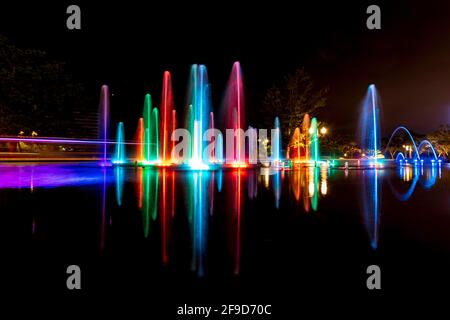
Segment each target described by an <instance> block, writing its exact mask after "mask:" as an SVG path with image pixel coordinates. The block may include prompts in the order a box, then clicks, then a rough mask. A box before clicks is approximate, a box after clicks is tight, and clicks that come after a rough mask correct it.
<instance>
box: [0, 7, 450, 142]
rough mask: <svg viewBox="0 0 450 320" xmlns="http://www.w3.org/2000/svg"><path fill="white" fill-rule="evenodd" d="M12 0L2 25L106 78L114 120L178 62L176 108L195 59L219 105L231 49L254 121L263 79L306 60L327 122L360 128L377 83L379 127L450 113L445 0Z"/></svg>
mask: <svg viewBox="0 0 450 320" xmlns="http://www.w3.org/2000/svg"><path fill="white" fill-rule="evenodd" d="M9 2H11V3H7V1H2V3H1V4H0V34H3V35H6V36H7V37H8V38H10V40H11V41H12V42H13V43H15V44H16V45H18V46H20V47H30V48H38V49H43V50H45V51H47V52H48V54H49V55H50V56H51V57H52V58H55V59H57V60H62V61H66V62H67V63H68V67H69V68H70V70H71V71H72V73H73V74H74V75H75V77H76V78H77V79H79V80H80V81H83V82H84V83H86V84H87V86H88V89H89V92H92V95H93V96H94V95H97V94H98V93H97V92H99V90H100V86H101V84H103V83H106V84H108V85H110V87H111V92H112V93H113V94H114V97H113V98H112V109H113V119H116V120H117V119H121V120H125V122H126V125H127V122H128V121H129V122H130V123H131V125H135V124H136V123H137V118H138V116H139V114H140V112H141V110H142V102H143V97H144V94H145V93H146V92H147V91H148V90H149V91H150V92H151V93H152V95H153V96H155V99H156V100H159V96H160V92H161V81H162V74H163V71H164V70H169V71H171V73H172V78H173V81H174V92H175V95H176V97H175V99H176V103H177V107H178V109H180V107H181V106H182V105H183V101H184V100H183V99H184V96H185V93H186V85H187V78H188V74H189V67H190V65H191V64H192V63H202V64H205V65H206V66H207V67H208V73H209V78H210V82H211V83H212V92H213V102H214V104H215V105H216V106H217V105H219V103H220V100H221V96H222V94H223V92H224V89H225V84H226V81H227V79H228V76H229V72H230V70H231V66H232V64H233V62H234V61H236V60H239V61H240V62H241V65H242V68H243V71H244V76H245V85H246V89H247V92H246V93H247V105H248V108H249V109H250V110H251V112H250V116H249V119H250V121H251V119H252V114H256V113H257V112H258V108H259V105H260V103H261V100H262V97H263V96H264V92H265V90H266V89H267V88H268V87H270V86H271V85H272V84H273V83H275V82H278V81H280V80H282V79H283V77H284V76H286V75H287V74H289V73H291V72H293V71H295V69H296V68H298V67H302V66H304V67H305V68H306V69H307V71H308V72H309V73H311V74H312V75H313V78H314V79H315V82H316V84H317V86H328V87H329V88H330V94H329V101H328V105H327V107H326V110H323V111H322V113H321V114H320V115H319V117H320V118H321V119H324V120H325V121H327V122H329V125H330V127H331V129H332V130H337V131H341V132H348V133H352V132H354V131H355V130H356V127H357V123H358V121H357V119H358V110H359V104H360V101H361V100H362V98H363V96H364V93H365V90H366V89H367V86H368V85H369V84H370V83H375V84H376V85H377V87H378V89H379V92H380V95H381V100H382V130H383V132H384V134H387V133H388V132H390V131H391V130H392V129H393V128H394V126H396V125H399V124H403V125H406V126H408V127H409V128H410V129H412V130H413V131H416V132H419V133H426V132H429V131H432V130H434V129H436V128H437V127H438V126H439V125H440V124H445V123H450V19H449V14H450V3H447V4H446V3H444V1H386V2H380V1H370V2H364V1H360V2H359V4H358V3H353V1H352V3H350V2H349V1H333V2H332V1H330V2H323V1H308V2H303V1H295V4H293V3H292V1H289V2H283V1H276V2H270V3H268V4H266V3H263V2H260V3H257V4H253V5H248V4H245V6H244V2H243V1H208V2H196V1H189V2H183V3H184V4H182V5H180V4H176V3H175V2H173V1H167V2H165V4H161V3H159V2H156V1H146V3H145V4H143V1H135V2H133V3H132V2H131V1H126V2H124V1H120V2H113V1H109V2H104V3H103V4H100V2H97V1H95V2H96V4H93V3H92V2H93V1H75V0H74V1H70V2H68V1H61V2H60V3H59V4H50V3H48V4H46V2H45V1H35V2H32V3H28V2H23V1H20V0H16V1H14V2H12V1H9ZM394 2H395V3H394ZM70 4H78V5H79V6H80V7H81V15H82V17H81V20H82V30H81V31H75V30H72V31H70V30H67V29H66V18H67V14H66V13H65V12H66V8H67V6H68V5H70ZM370 4H378V5H379V6H380V7H381V12H382V29H381V30H368V29H367V28H366V19H367V16H368V15H367V14H366V12H365V11H366V8H367V6H368V5H370ZM93 107H94V108H95V107H96V105H94V106H93Z"/></svg>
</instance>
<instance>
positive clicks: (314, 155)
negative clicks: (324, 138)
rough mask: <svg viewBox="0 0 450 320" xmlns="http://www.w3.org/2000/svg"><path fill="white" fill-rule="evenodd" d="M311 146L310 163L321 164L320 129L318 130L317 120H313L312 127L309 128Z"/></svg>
mask: <svg viewBox="0 0 450 320" xmlns="http://www.w3.org/2000/svg"><path fill="white" fill-rule="evenodd" d="M309 136H310V139H309V140H310V144H309V150H310V151H309V153H310V162H311V163H312V164H313V165H318V164H320V151H319V129H318V128H317V119H316V118H312V119H311V127H310V128H309Z"/></svg>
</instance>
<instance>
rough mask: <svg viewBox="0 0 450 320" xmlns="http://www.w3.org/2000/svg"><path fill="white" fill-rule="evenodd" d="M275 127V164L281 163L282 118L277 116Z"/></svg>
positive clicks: (273, 134) (273, 153)
mask: <svg viewBox="0 0 450 320" xmlns="http://www.w3.org/2000/svg"><path fill="white" fill-rule="evenodd" d="M274 127H275V129H274V130H273V131H272V136H271V140H272V163H273V164H274V166H276V167H277V166H280V165H281V134H280V119H279V118H278V117H275V124H274Z"/></svg>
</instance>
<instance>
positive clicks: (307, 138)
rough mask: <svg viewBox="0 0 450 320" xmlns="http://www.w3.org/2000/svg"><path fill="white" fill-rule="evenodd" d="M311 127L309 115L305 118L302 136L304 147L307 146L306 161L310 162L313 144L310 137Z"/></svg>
mask: <svg viewBox="0 0 450 320" xmlns="http://www.w3.org/2000/svg"><path fill="white" fill-rule="evenodd" d="M310 127H311V120H310V118H309V114H305V115H304V116H303V122H302V134H303V136H304V145H305V160H306V161H309V160H310V153H309V146H310V144H311V141H310V136H309V128H310Z"/></svg>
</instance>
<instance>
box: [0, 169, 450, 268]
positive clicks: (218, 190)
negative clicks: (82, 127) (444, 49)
mask: <svg viewBox="0 0 450 320" xmlns="http://www.w3.org/2000/svg"><path fill="white" fill-rule="evenodd" d="M446 170H447V169H445V167H444V168H441V167H440V166H410V165H404V166H398V167H397V168H396V169H383V170H381V169H378V168H375V169H367V170H365V169H364V170H348V169H347V170H340V169H334V168H332V167H329V166H321V167H308V166H304V167H299V168H297V169H296V170H273V171H270V168H263V169H262V170H256V169H252V170H248V169H246V170H245V169H240V168H237V169H234V170H218V171H201V170H200V171H191V170H189V171H180V170H174V169H173V168H171V167H166V168H160V169H155V168H152V167H135V168H131V167H128V168H127V167H115V168H111V167H98V166H92V167H90V166H88V165H74V164H72V165H71V164H64V165H62V164H41V165H33V166H32V165H3V166H1V170H0V191H2V189H19V190H18V192H22V193H23V190H30V191H33V194H38V193H39V194H42V193H43V192H44V191H45V190H44V191H42V189H46V188H50V187H52V188H54V187H58V190H59V188H78V189H79V188H82V189H83V190H87V191H89V192H92V190H95V192H96V195H95V196H96V197H97V199H98V203H99V206H98V209H96V210H98V211H99V213H100V219H99V220H100V221H99V231H98V237H99V247H100V250H101V251H104V249H105V246H107V245H108V243H109V242H108V241H107V240H108V237H113V236H114V237H115V236H117V233H116V232H114V233H115V234H116V235H113V233H111V232H109V228H110V227H111V226H110V225H111V221H112V218H114V217H115V216H116V214H117V217H118V218H119V217H120V219H122V218H123V217H124V216H123V215H124V214H126V215H127V219H132V216H133V214H132V212H133V209H134V210H136V211H135V212H137V213H139V214H140V215H141V217H142V221H140V219H139V221H138V222H137V224H136V226H139V228H142V229H143V231H141V232H143V233H141V236H142V235H143V238H146V239H149V240H151V241H152V242H153V241H157V244H158V246H159V247H160V251H161V255H160V257H161V262H162V265H168V264H169V263H170V262H171V259H170V257H171V254H170V253H171V248H175V247H176V248H177V250H178V249H179V247H178V245H179V244H178V241H176V242H175V240H176V239H178V235H179V234H186V235H188V238H187V239H188V241H189V246H188V247H187V248H188V249H187V252H186V253H188V254H187V255H186V256H190V265H191V270H192V271H193V272H195V273H196V274H197V275H198V276H203V275H205V274H206V272H207V270H208V265H209V263H208V259H209V258H208V254H207V252H208V249H209V245H210V243H211V242H210V238H211V237H210V236H209V235H210V234H211V235H214V238H215V239H216V237H218V236H219V234H221V233H220V232H217V229H216V228H224V230H225V232H224V233H223V234H222V235H223V236H224V237H225V239H226V241H225V242H224V243H225V244H226V247H227V248H228V253H229V255H228V256H227V259H229V261H230V264H231V267H230V272H233V273H234V274H240V273H241V260H242V258H243V257H244V256H245V255H243V253H242V248H243V244H242V241H243V239H244V238H245V237H244V234H245V230H246V229H245V228H244V224H243V221H244V220H243V218H244V217H246V218H247V208H255V209H256V210H260V211H261V213H263V214H266V213H283V212H285V210H289V211H290V212H291V211H292V212H296V213H297V212H298V213H308V212H317V213H320V214H322V211H324V212H325V211H326V210H327V209H326V208H330V201H331V202H332V204H333V206H334V205H341V204H342V203H346V202H345V201H351V200H348V199H349V197H351V192H355V191H356V192H359V193H360V198H361V213H362V220H363V223H364V227H365V229H366V232H367V236H368V239H369V242H370V245H371V247H372V248H374V249H376V248H377V247H378V246H379V240H380V227H381V215H382V214H383V212H384V211H386V210H387V211H389V206H391V205H392V201H397V200H398V201H411V199H412V198H414V192H415V190H417V188H420V189H422V190H430V189H433V188H435V186H436V185H439V180H441V179H448V177H449V172H448V171H446ZM443 171H444V172H443ZM383 184H384V185H386V184H387V185H388V188H382V185H383ZM92 186H95V188H92ZM130 186H131V190H133V189H135V190H136V197H133V196H131V197H130V195H132V194H133V193H130V192H129V191H128V189H127V188H129V187H130ZM337 186H339V187H337ZM283 188H284V190H283ZM347 190H348V191H347ZM286 191H288V192H286ZM5 192H6V191H5ZM8 192H10V191H8ZM347 192H349V193H347ZM386 192H388V194H387V195H386V194H385V193H386ZM390 194H392V195H393V197H390V196H389V195H390ZM336 195H338V197H336ZM341 195H342V197H341ZM183 196H184V197H183ZM385 197H386V198H387V199H385V200H384V201H383V202H382V198H385ZM133 199H135V200H134V201H135V206H133ZM292 202H297V203H298V204H299V205H298V206H296V205H294V206H292ZM319 202H324V205H322V206H319ZM385 202H387V204H386V203H385ZM349 208H351V206H350V207H349ZM251 210H254V209H251ZM118 213H120V215H119V214H118ZM254 217H255V216H254V215H253V212H252V213H251V215H249V219H250V218H251V219H253V218H254ZM39 221H40V219H39V216H36V217H35V216H33V218H32V219H30V228H29V230H31V232H36V228H37V227H39V226H37V225H36V223H37V222H39ZM117 221H119V220H117ZM175 221H176V224H175V223H174V222H175ZM248 221H251V220H248ZM118 225H119V226H121V225H120V224H119V223H118ZM252 227H253V226H252ZM38 229H39V232H42V230H43V229H42V228H38ZM175 229H176V230H175ZM150 234H151V235H152V237H150ZM219 243H220V244H219V246H220V245H221V244H222V243H221V242H220V241H219ZM216 245H217V242H214V248H215V249H216V248H217V247H216ZM174 246H175V247H174Z"/></svg>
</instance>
